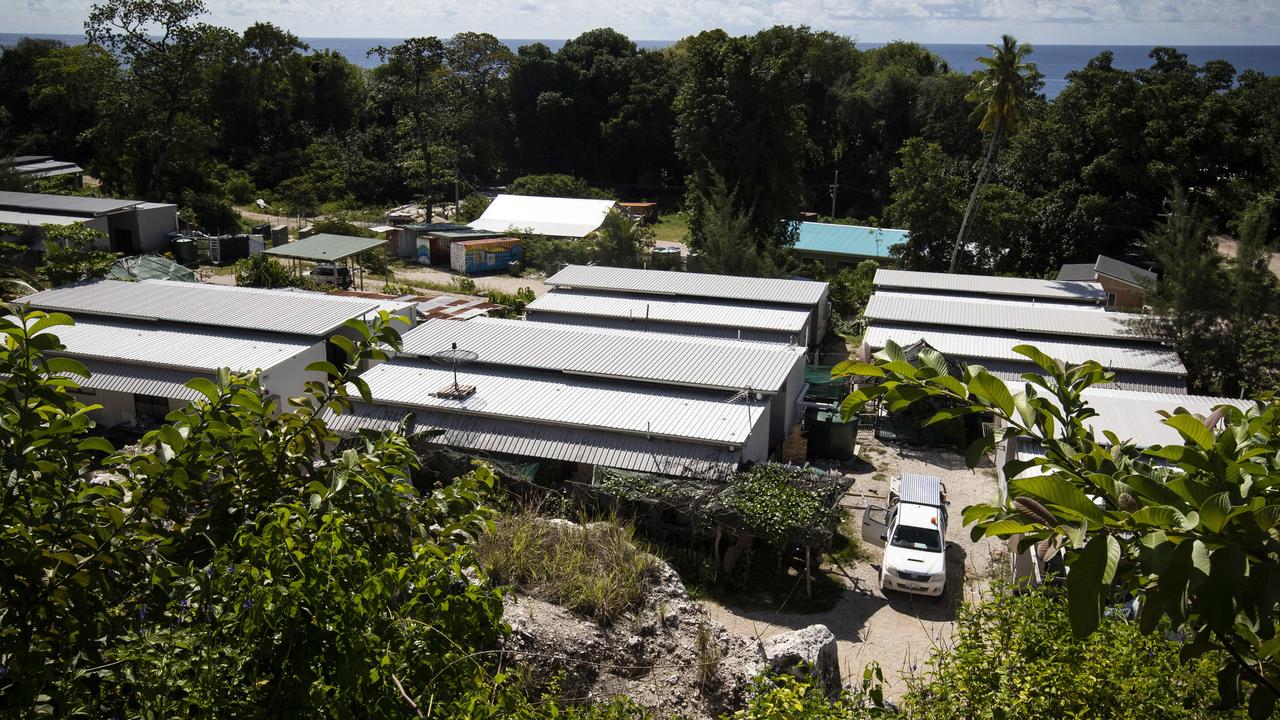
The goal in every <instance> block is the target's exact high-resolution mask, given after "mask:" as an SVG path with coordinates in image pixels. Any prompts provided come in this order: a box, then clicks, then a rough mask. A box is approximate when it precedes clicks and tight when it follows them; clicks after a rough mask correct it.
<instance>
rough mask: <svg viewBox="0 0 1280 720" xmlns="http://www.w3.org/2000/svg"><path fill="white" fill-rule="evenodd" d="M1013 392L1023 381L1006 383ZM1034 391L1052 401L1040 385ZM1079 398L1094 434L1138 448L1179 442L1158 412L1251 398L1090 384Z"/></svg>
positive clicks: (1199, 410) (1201, 410) (1202, 412)
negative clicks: (1112, 436) (1089, 412)
mask: <svg viewBox="0 0 1280 720" xmlns="http://www.w3.org/2000/svg"><path fill="white" fill-rule="evenodd" d="M1006 384H1007V385H1009V390H1010V391H1011V392H1014V393H1018V392H1024V391H1025V382H1008V383H1006ZM1036 393H1037V395H1039V396H1040V397H1044V398H1046V399H1047V400H1049V401H1050V402H1055V401H1054V399H1053V397H1052V396H1049V395H1048V394H1047V393H1046V391H1045V390H1044V389H1042V388H1036ZM1082 398H1083V399H1084V401H1085V402H1087V403H1088V404H1089V407H1091V408H1093V410H1095V411H1096V412H1097V413H1098V414H1097V415H1096V416H1094V417H1091V418H1089V419H1087V420H1085V426H1086V427H1088V428H1089V429H1091V430H1092V431H1093V433H1094V436H1095V437H1096V438H1098V439H1099V440H1102V441H1104V442H1105V438H1104V437H1103V435H1102V433H1103V432H1108V431H1109V432H1113V433H1115V435H1116V437H1118V438H1120V439H1121V440H1131V441H1132V442H1133V443H1134V444H1135V445H1137V446H1138V447H1151V446H1152V445H1181V444H1182V442H1183V440H1182V436H1181V435H1179V434H1178V431H1177V430H1174V429H1173V428H1171V427H1169V426H1168V425H1165V424H1164V417H1163V416H1161V415H1160V413H1161V412H1167V413H1170V414H1172V413H1173V412H1174V411H1175V410H1177V409H1178V408H1182V409H1185V410H1187V411H1188V412H1190V413H1192V414H1193V415H1199V416H1201V417H1204V416H1207V415H1209V414H1210V413H1212V412H1213V410H1214V408H1216V407H1218V406H1219V405H1234V406H1235V407H1238V408H1240V409H1241V410H1244V409H1247V408H1249V407H1252V406H1253V401H1251V400H1234V399H1232V398H1224V397H1213V396H1210V395H1181V394H1177V393H1158V392H1141V391H1135V390H1119V389H1113V388H1109V387H1091V388H1089V389H1087V390H1085V391H1084V393H1083V394H1082ZM1055 404H1056V402H1055Z"/></svg>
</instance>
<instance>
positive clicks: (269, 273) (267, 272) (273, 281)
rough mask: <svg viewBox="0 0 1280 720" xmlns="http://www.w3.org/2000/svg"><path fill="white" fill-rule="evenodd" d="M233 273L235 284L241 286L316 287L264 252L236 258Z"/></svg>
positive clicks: (310, 288)
mask: <svg viewBox="0 0 1280 720" xmlns="http://www.w3.org/2000/svg"><path fill="white" fill-rule="evenodd" d="M235 275H236V285H239V286H241V287H258V288H288V287H300V288H306V289H308V290H312V289H316V284H315V283H314V282H312V281H311V280H310V279H309V278H307V277H306V276H299V275H298V274H297V273H295V272H294V271H292V270H290V269H289V268H286V267H285V266H284V265H283V264H281V262H280V261H279V260H277V259H275V258H274V257H272V256H271V255H267V254H266V253H258V254H257V255H250V256H249V257H247V258H242V259H240V260H237V261H236V264H235Z"/></svg>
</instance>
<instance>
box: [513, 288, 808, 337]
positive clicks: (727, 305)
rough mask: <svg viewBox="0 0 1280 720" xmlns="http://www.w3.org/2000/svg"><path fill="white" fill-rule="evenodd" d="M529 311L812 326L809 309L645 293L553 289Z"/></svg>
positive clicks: (786, 328) (797, 329) (797, 330)
mask: <svg viewBox="0 0 1280 720" xmlns="http://www.w3.org/2000/svg"><path fill="white" fill-rule="evenodd" d="M525 309H526V311H528V312H546V313H561V314H565V315H593V316H597V317H612V318H623V319H626V320H632V321H636V322H640V323H643V322H644V321H645V320H651V321H656V322H670V323H686V324H692V325H718V326H721V327H731V328H744V329H745V328H751V329H756V330H773V331H775V332H784V333H794V334H795V335H796V337H797V338H799V336H800V335H801V334H802V333H803V332H804V331H805V328H807V327H808V326H809V312H808V311H807V310H790V309H782V308H770V307H761V306H760V305H751V304H747V303H731V302H714V301H710V300H688V299H675V298H668V299H663V298H655V297H653V296H646V295H600V294H588V293H573V292H564V291H556V292H550V293H547V294H546V295H543V296H542V297H540V298H538V299H537V300H534V301H533V302H531V303H529V304H528V305H526V306H525Z"/></svg>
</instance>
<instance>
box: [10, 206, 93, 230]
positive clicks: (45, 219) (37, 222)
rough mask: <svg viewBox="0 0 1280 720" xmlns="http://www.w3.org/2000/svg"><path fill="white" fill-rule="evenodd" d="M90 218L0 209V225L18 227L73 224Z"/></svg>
mask: <svg viewBox="0 0 1280 720" xmlns="http://www.w3.org/2000/svg"><path fill="white" fill-rule="evenodd" d="M90 219H91V218H86V217H68V216H66V215H46V214H41V213H29V212H18V211H15V210H0V225H17V226H19V227H39V226H41V225H75V224H77V223H82V222H84V221H86V220H90Z"/></svg>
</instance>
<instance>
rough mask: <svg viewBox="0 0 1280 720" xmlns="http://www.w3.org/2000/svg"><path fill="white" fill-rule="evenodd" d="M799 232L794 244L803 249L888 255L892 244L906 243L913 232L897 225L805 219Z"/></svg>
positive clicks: (800, 249) (874, 255)
mask: <svg viewBox="0 0 1280 720" xmlns="http://www.w3.org/2000/svg"><path fill="white" fill-rule="evenodd" d="M797 235H798V236H797V239H796V244H795V245H794V246H793V247H794V248H795V249H796V250H798V251H800V252H813V253H825V254H828V255H848V256H851V257H864V258H887V257H889V248H891V247H893V246H894V245H901V244H902V243H905V242H906V241H907V236H908V235H909V233H908V232H907V231H906V230H895V229H893V228H874V227H865V226H862V225H837V224H835V223H819V222H802V223H799V227H798V228H797Z"/></svg>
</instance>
